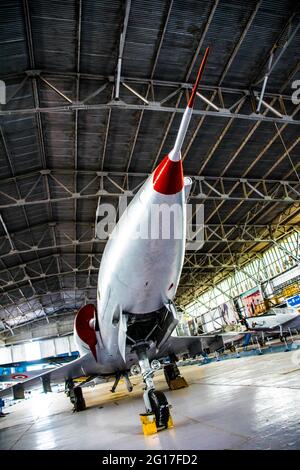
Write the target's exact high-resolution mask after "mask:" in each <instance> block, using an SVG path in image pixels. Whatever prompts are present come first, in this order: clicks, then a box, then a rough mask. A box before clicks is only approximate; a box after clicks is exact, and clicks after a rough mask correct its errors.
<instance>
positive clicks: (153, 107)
mask: <svg viewBox="0 0 300 470" xmlns="http://www.w3.org/2000/svg"><path fill="white" fill-rule="evenodd" d="M105 109H106V110H110V109H119V110H126V111H127V110H130V111H157V112H164V113H179V114H183V113H184V108H176V107H174V106H161V105H160V104H157V103H151V102H149V104H148V105H142V104H129V103H125V102H124V101H110V102H108V103H104V104H93V105H86V104H85V105H81V104H80V103H74V104H72V105H67V106H49V107H40V108H37V107H34V108H20V109H14V110H0V116H17V115H23V114H25V115H31V114H35V113H37V112H39V113H68V112H73V111H76V110H80V111H95V110H105ZM193 115H195V116H210V117H221V118H228V119H230V118H235V119H242V120H247V121H259V122H277V123H287V124H293V125H300V121H299V120H296V119H293V118H292V117H291V116H286V115H283V117H282V118H281V117H268V116H264V115H261V114H256V113H253V112H252V113H250V114H243V113H235V112H232V111H231V110H230V109H229V108H228V109H223V108H222V109H220V111H209V110H204V109H195V110H194V111H193Z"/></svg>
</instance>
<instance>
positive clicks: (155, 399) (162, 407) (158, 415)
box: [148, 390, 170, 428]
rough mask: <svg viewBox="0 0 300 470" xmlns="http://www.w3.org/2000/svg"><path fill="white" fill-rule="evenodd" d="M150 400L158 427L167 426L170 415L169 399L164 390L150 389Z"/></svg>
mask: <svg viewBox="0 0 300 470" xmlns="http://www.w3.org/2000/svg"><path fill="white" fill-rule="evenodd" d="M148 396H149V401H150V404H151V407H152V411H153V413H154V414H155V419H156V426H157V428H167V427H168V421H169V417H170V410H169V404H168V400H167V398H166V396H165V394H164V393H163V392H157V391H156V390H150V391H149V395H148Z"/></svg>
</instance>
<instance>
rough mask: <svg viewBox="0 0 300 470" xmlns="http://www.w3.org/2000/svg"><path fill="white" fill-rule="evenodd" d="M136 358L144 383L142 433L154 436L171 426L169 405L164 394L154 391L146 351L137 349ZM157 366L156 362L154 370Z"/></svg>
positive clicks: (151, 370) (152, 369)
mask: <svg viewBox="0 0 300 470" xmlns="http://www.w3.org/2000/svg"><path fill="white" fill-rule="evenodd" d="M137 356H138V360H139V366H140V369H141V374H142V376H143V379H144V383H145V389H144V394H143V398H144V403H145V407H146V413H145V414H141V415H140V417H141V421H142V425H143V432H144V434H145V435H148V434H154V433H156V432H157V431H160V430H162V429H167V428H169V427H172V426H173V422H172V418H171V415H170V405H169V403H168V400H167V398H166V396H165V394H164V393H163V392H160V391H156V390H155V386H154V382H153V376H154V370H155V369H154V368H152V367H151V365H150V362H149V358H148V355H147V350H146V349H139V350H138V351H137ZM153 362H154V361H153ZM158 364H159V363H158V361H157V362H155V364H154V365H155V366H156V367H155V368H157V367H158ZM154 418H155V419H154Z"/></svg>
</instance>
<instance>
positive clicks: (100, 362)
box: [0, 48, 222, 427]
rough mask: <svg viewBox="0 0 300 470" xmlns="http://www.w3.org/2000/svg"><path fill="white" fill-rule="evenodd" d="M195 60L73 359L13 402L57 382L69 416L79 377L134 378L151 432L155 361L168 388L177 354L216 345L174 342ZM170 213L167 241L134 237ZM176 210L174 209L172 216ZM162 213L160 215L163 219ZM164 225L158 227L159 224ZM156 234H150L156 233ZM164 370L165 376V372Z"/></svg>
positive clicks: (207, 340) (157, 410) (110, 250)
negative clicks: (171, 139)
mask: <svg viewBox="0 0 300 470" xmlns="http://www.w3.org/2000/svg"><path fill="white" fill-rule="evenodd" d="M208 52H209V50H208V48H207V49H206V51H205V54H204V56H203V59H202V62H201V65H200V68H199V71H198V75H197V79H196V82H195V85H194V87H193V89H192V93H191V96H190V98H189V101H188V104H187V107H186V109H185V112H184V114H183V117H182V120H181V124H180V127H179V131H178V134H177V138H176V141H175V145H174V147H173V149H172V150H171V152H170V153H169V154H168V155H167V156H165V158H164V159H163V160H162V162H161V163H160V164H159V165H158V167H157V168H156V170H155V171H154V172H153V174H151V175H150V176H149V178H148V179H147V180H146V182H145V183H144V184H143V186H142V187H141V188H140V190H139V191H138V193H137V194H136V195H135V197H134V198H133V200H132V201H131V203H130V204H129V206H128V208H127V209H126V210H125V212H124V213H123V215H122V216H121V218H120V219H119V221H118V223H117V225H116V227H115V228H114V230H113V232H112V234H111V236H110V238H109V240H108V242H107V244H106V247H105V250H104V253H103V257H102V261H101V266H100V270H99V280H98V288H97V307H95V306H94V305H92V304H88V305H85V306H83V307H82V308H81V309H80V310H79V311H78V313H77V315H76V318H75V324H74V336H75V340H76V343H77V345H78V349H79V351H80V354H81V357H80V358H79V359H76V360H75V361H73V362H71V363H69V364H66V365H64V366H62V367H59V368H57V369H55V370H54V371H50V372H45V373H43V374H41V376H39V377H36V378H34V379H29V380H27V381H25V382H23V383H22V384H18V385H14V386H13V387H12V390H13V392H14V394H15V396H19V397H20V396H22V393H23V390H24V389H29V388H31V387H33V386H34V384H36V383H38V382H39V381H40V380H42V382H43V385H44V389H46V390H49V387H50V385H49V384H50V381H52V382H55V383H57V382H59V381H65V383H66V390H67V393H68V395H69V396H70V398H71V401H72V402H73V404H74V408H75V410H77V411H80V410H83V409H84V408H85V403H84V399H83V395H82V391H81V388H80V387H78V386H76V385H74V381H73V379H74V378H76V377H81V376H84V377H85V380H86V381H87V380H90V379H91V378H94V377H103V378H105V377H111V376H115V377H116V382H115V384H114V387H113V389H112V391H114V389H115V387H116V385H117V382H118V380H119V379H120V377H121V376H124V377H125V379H126V383H127V385H128V389H129V390H131V389H132V387H131V383H130V379H129V373H130V372H131V373H141V374H142V377H143V380H144V383H145V391H144V395H143V396H144V402H145V407H146V412H149V413H150V412H152V413H153V414H155V417H156V423H157V425H158V426H159V427H166V426H167V423H168V420H169V406H168V402H167V399H166V397H165V395H164V394H163V393H162V392H159V391H156V390H155V385H154V381H153V376H154V372H155V370H156V369H158V368H159V367H160V363H159V360H160V359H161V358H165V357H169V358H170V359H171V365H169V366H168V367H167V368H166V369H165V373H166V379H167V381H168V383H170V381H172V380H173V379H174V377H175V378H176V377H177V378H178V376H179V372H178V369H177V366H176V362H175V358H176V355H178V354H180V353H190V354H192V355H195V354H199V353H201V352H202V351H203V350H204V349H207V348H210V349H211V350H215V349H217V348H218V347H220V346H222V338H218V337H215V336H208V337H203V336H202V337H176V336H173V335H172V333H173V332H174V330H175V327H176V325H177V323H178V320H177V318H176V308H175V306H174V303H173V299H174V297H175V294H176V290H177V286H178V283H179V279H180V275H181V270H182V266H183V261H184V254H185V239H186V196H187V193H188V188H190V186H191V180H190V178H184V176H183V165H182V160H181V148H182V145H183V141H184V138H185V135H186V132H187V129H188V125H189V122H190V119H191V116H192V111H193V106H194V102H195V98H196V92H197V88H198V85H199V82H200V79H201V76H202V74H203V71H204V67H205V64H206V61H207V57H208ZM162 205H163V206H164V207H167V208H169V209H170V208H173V207H174V206H175V207H176V208H177V212H176V211H175V213H176V214H178V216H174V217H173V218H172V217H171V218H170V227H169V229H170V236H169V237H163V236H162V233H161V232H162V231H163V227H161V228H159V233H158V236H157V234H156V236H155V237H153V236H151V233H150V236H148V237H147V236H143V237H138V236H136V234H137V233H143V234H144V235H145V233H148V235H149V231H150V232H151V228H152V229H153V226H152V227H151V216H152V213H153V207H155V206H158V207H161V206H162ZM178 209H179V210H178ZM169 213H170V211H169V212H168V214H169ZM162 223H164V220H163V221H162ZM156 228H157V227H156ZM166 371H167V372H166ZM8 393H10V390H5V391H2V392H0V396H3V395H4V394H8Z"/></svg>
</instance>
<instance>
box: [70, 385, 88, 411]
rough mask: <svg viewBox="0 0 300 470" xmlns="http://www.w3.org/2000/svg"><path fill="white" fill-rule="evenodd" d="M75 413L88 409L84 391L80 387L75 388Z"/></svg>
mask: <svg viewBox="0 0 300 470" xmlns="http://www.w3.org/2000/svg"><path fill="white" fill-rule="evenodd" d="M73 405H74V411H83V410H85V409H86V404H85V400H84V398H83V393H82V389H81V388H80V387H76V388H74V401H73Z"/></svg>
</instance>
